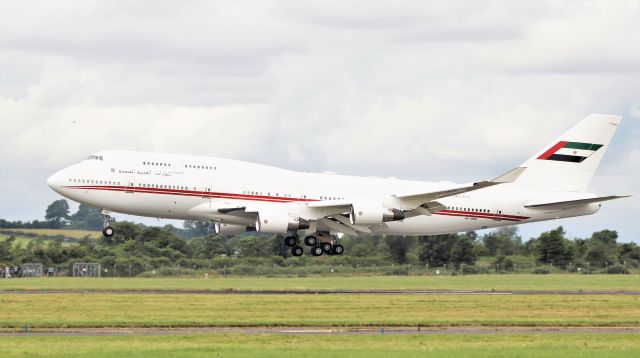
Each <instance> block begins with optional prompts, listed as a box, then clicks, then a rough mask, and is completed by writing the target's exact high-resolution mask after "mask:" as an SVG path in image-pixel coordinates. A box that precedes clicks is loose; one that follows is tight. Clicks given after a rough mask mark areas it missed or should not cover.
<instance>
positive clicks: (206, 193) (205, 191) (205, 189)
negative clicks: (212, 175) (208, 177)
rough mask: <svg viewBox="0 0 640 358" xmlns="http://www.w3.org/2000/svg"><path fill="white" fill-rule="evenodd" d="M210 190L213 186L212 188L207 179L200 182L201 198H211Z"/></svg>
mask: <svg viewBox="0 0 640 358" xmlns="http://www.w3.org/2000/svg"><path fill="white" fill-rule="evenodd" d="M212 191H213V188H212V185H211V183H210V182H208V181H207V182H204V183H203V184H202V190H201V196H202V198H204V199H208V200H211V197H212V195H211V192H212Z"/></svg>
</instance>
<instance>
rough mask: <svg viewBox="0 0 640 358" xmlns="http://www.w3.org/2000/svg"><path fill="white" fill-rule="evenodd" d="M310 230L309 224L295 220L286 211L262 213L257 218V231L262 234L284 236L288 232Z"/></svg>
mask: <svg viewBox="0 0 640 358" xmlns="http://www.w3.org/2000/svg"><path fill="white" fill-rule="evenodd" d="M308 228H309V224H308V223H306V222H301V221H300V220H297V219H293V218H292V217H290V216H289V214H287V213H286V212H284V211H275V210H274V211H260V212H258V216H257V217H256V231H258V232H261V233H266V234H284V233H286V232H288V231H292V230H299V229H308Z"/></svg>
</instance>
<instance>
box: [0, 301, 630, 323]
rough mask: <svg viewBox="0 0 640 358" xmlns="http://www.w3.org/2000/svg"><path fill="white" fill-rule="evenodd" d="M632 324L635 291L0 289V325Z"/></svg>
mask: <svg viewBox="0 0 640 358" xmlns="http://www.w3.org/2000/svg"><path fill="white" fill-rule="evenodd" d="M24 324H29V325H30V326H32V327H34V328H42V327H207V326H378V325H389V326H392V325H393V326H413V325H417V324H422V325H424V326H442V325H444V326H460V325H482V326H638V325H640V296H637V295H379V294H378V295H376V294H360V295H344V294H333V295H260V294H250V295H245V294H236V295H224V294H223V295H207V294H191V295H184V294H99V293H93V294H86V293H65V294H0V325H1V326H3V327H5V328H11V327H14V328H20V327H22V326H23V325H24Z"/></svg>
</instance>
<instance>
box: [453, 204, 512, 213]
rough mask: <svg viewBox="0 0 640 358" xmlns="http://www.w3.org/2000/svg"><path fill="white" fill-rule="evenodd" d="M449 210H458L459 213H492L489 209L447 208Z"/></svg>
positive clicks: (500, 211)
mask: <svg viewBox="0 0 640 358" xmlns="http://www.w3.org/2000/svg"><path fill="white" fill-rule="evenodd" d="M447 209H449V210H458V211H471V212H476V213H490V212H491V210H489V209H476V208H462V207H459V206H447ZM498 214H502V210H499V211H498Z"/></svg>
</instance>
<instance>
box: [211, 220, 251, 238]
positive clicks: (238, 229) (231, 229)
mask: <svg viewBox="0 0 640 358" xmlns="http://www.w3.org/2000/svg"><path fill="white" fill-rule="evenodd" d="M213 227H214V229H215V231H216V234H218V235H239V234H244V233H245V232H247V231H253V230H255V229H253V228H252V227H249V226H243V225H230V224H222V223H215V224H214V225H213Z"/></svg>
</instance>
